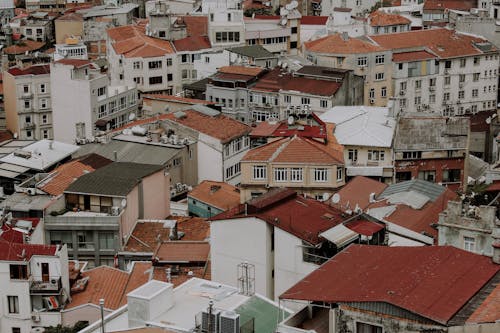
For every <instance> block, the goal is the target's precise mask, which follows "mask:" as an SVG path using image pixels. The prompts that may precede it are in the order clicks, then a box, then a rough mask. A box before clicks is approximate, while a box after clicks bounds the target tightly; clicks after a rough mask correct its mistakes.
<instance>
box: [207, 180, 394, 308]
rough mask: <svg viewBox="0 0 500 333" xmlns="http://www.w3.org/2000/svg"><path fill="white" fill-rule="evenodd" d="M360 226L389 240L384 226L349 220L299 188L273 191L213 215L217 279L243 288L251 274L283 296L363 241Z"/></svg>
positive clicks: (265, 290)
mask: <svg viewBox="0 0 500 333" xmlns="http://www.w3.org/2000/svg"><path fill="white" fill-rule="evenodd" d="M351 223H352V224H354V225H351ZM360 225H361V226H364V227H365V228H366V229H365V231H366V230H368V231H369V235H370V239H371V241H369V242H373V243H376V244H382V243H383V239H384V236H383V235H384V231H383V230H384V226H383V224H379V223H377V222H373V221H370V220H368V219H365V218H362V219H360V220H357V219H356V218H351V219H350V221H349V219H348V218H347V219H346V218H345V215H344V214H343V212H342V211H340V210H338V209H336V208H334V207H330V206H328V205H326V204H324V203H321V202H319V201H316V200H314V199H311V198H306V197H304V196H302V195H298V194H297V193H296V192H295V191H293V190H290V189H286V188H281V189H275V190H272V191H270V192H268V193H266V194H263V195H262V196H261V197H258V198H256V199H253V200H251V201H248V202H247V203H245V204H242V205H240V206H239V207H238V208H237V209H232V210H229V211H227V212H225V213H222V214H220V215H218V216H215V217H214V218H212V219H211V222H210V239H211V245H212V249H211V260H212V280H213V281H217V282H220V283H225V284H229V285H234V286H239V285H240V283H241V281H242V280H244V279H245V278H246V276H245V275H243V274H247V275H248V276H249V278H250V279H251V283H252V286H253V287H254V288H255V291H256V292H257V293H261V294H263V295H267V297H269V298H272V299H277V298H278V296H279V295H281V294H282V293H283V292H284V291H285V290H287V289H288V288H290V287H291V286H292V285H294V284H295V283H297V282H298V281H299V280H300V279H302V278H303V277H305V276H306V275H307V274H309V273H310V272H313V271H314V270H316V269H317V268H318V267H319V265H321V264H322V263H324V262H325V261H326V260H328V258H331V257H332V256H334V255H335V254H336V253H338V252H339V251H341V250H342V249H343V248H344V247H346V246H347V245H348V244H350V243H351V242H361V241H362V240H361V238H362V237H361V236H360V233H359V232H357V231H355V230H356V226H360ZM358 230H359V229H358ZM367 241H368V239H367V238H365V239H364V241H363V242H367ZM245 267H249V270H248V271H246V270H245V269H244V268H245ZM242 269H243V270H242ZM296 307H297V306H291V307H290V308H296Z"/></svg>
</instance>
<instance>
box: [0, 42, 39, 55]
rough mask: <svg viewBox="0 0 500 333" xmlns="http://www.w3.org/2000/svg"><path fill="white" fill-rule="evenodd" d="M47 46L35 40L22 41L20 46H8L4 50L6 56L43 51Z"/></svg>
mask: <svg viewBox="0 0 500 333" xmlns="http://www.w3.org/2000/svg"><path fill="white" fill-rule="evenodd" d="M43 46H45V43H44V42H36V41H34V40H29V39H26V40H22V41H20V42H19V43H18V44H15V45H11V46H8V47H6V48H4V49H3V52H4V53H5V54H24V53H26V52H32V51H36V50H39V49H41V48H42V47H43Z"/></svg>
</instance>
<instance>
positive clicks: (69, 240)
mask: <svg viewBox="0 0 500 333" xmlns="http://www.w3.org/2000/svg"><path fill="white" fill-rule="evenodd" d="M68 198H69V199H70V200H71V199H73V201H74V202H73V204H72V207H75V206H76V205H78V196H76V195H75V196H74V197H71V196H69V197H68ZM68 204H70V202H68ZM70 205H71V204H70ZM58 244H59V245H62V244H66V245H67V246H68V249H72V248H73V237H72V236H71V231H51V232H50V245H58Z"/></svg>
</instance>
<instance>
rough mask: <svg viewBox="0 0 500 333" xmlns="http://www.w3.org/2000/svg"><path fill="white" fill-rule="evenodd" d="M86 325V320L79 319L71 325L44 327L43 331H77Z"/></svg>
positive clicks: (48, 332) (49, 332)
mask: <svg viewBox="0 0 500 333" xmlns="http://www.w3.org/2000/svg"><path fill="white" fill-rule="evenodd" d="M88 325H89V323H88V322H87V321H79V322H77V323H76V324H75V325H74V326H73V327H70V326H62V325H57V326H50V327H48V328H46V329H45V333H78V332H79V331H81V330H82V329H84V328H85V327H87V326H88Z"/></svg>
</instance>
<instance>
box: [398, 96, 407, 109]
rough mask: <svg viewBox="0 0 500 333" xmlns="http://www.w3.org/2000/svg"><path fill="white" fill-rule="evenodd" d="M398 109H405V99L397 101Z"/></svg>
mask: <svg viewBox="0 0 500 333" xmlns="http://www.w3.org/2000/svg"><path fill="white" fill-rule="evenodd" d="M399 107H401V108H405V107H406V98H402V99H400V100H399Z"/></svg>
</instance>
